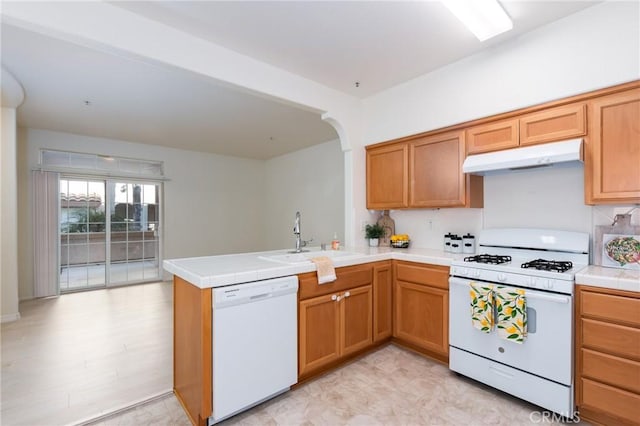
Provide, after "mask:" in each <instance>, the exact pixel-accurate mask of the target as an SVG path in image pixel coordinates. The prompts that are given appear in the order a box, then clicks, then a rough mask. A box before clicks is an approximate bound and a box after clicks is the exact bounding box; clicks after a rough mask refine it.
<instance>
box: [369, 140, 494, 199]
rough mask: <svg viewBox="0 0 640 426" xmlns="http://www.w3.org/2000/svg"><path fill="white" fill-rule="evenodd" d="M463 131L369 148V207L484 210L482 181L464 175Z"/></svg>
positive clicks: (479, 177) (475, 177)
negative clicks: (471, 208)
mask: <svg viewBox="0 0 640 426" xmlns="http://www.w3.org/2000/svg"><path fill="white" fill-rule="evenodd" d="M464 156H465V142H464V131H462V130H459V131H453V132H444V133H438V134H434V135H430V136H422V137H415V138H411V139H408V140H403V141H398V142H396V143H391V144H385V145H381V146H373V147H368V148H367V208H368V209H371V210H384V209H403V208H434V207H482V203H483V199H482V198H483V192H482V191H483V187H482V177H481V176H466V175H464V173H462V162H463V161H464Z"/></svg>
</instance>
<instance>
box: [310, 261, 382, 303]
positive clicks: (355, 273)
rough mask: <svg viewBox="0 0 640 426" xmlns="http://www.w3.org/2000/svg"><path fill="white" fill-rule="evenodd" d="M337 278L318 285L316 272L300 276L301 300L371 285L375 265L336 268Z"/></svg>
mask: <svg viewBox="0 0 640 426" xmlns="http://www.w3.org/2000/svg"><path fill="white" fill-rule="evenodd" d="M336 277H337V278H338V279H337V280H335V281H334V282H331V283H326V284H318V274H317V273H316V272H309V273H307V274H301V275H298V279H299V280H300V290H299V293H298V294H299V297H300V300H304V299H309V298H311V297H316V296H322V295H324V294H329V293H337V292H340V291H344V290H348V289H350V288H354V287H360V286H363V285H369V284H371V283H372V282H373V265H372V264H371V263H368V264H364V265H355V266H345V267H344V268H336Z"/></svg>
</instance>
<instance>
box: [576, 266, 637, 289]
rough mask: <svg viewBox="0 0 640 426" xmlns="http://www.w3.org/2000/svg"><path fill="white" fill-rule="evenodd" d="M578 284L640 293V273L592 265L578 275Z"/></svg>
mask: <svg viewBox="0 0 640 426" xmlns="http://www.w3.org/2000/svg"><path fill="white" fill-rule="evenodd" d="M576 284H582V285H590V286H593V287H605V288H611V289H614V290H626V291H636V292H640V271H634V270H631V269H617V268H603V267H602V266H595V265H590V266H587V267H586V268H584V269H582V270H581V271H580V272H578V273H577V274H576Z"/></svg>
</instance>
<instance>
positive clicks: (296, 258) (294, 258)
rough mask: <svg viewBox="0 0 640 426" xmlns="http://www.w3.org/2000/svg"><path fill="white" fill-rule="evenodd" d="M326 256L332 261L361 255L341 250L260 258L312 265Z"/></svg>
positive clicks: (262, 257)
mask: <svg viewBox="0 0 640 426" xmlns="http://www.w3.org/2000/svg"><path fill="white" fill-rule="evenodd" d="M319 256H326V257H328V258H331V259H343V258H347V257H355V256H360V254H359V253H353V252H349V251H339V250H313V251H307V252H302V253H284V254H271V255H265V256H258V257H259V258H260V259H263V260H270V261H272V262H278V263H288V264H297V263H311V260H310V259H312V258H314V257H319Z"/></svg>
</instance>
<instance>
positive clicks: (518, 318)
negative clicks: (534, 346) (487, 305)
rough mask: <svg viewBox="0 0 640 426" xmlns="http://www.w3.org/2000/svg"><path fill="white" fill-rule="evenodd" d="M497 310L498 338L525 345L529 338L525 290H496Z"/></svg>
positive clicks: (502, 288)
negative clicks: (526, 339)
mask: <svg viewBox="0 0 640 426" xmlns="http://www.w3.org/2000/svg"><path fill="white" fill-rule="evenodd" d="M495 310H496V316H497V318H498V320H497V324H496V325H497V329H498V336H499V337H500V338H502V339H505V340H509V341H510V342H515V343H520V344H522V343H524V340H525V338H526V337H527V301H526V298H525V295H524V290H522V289H516V288H510V287H501V286H497V287H496V288H495Z"/></svg>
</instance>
